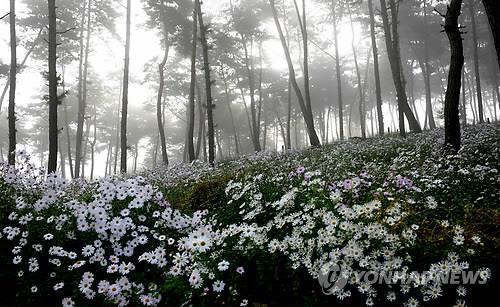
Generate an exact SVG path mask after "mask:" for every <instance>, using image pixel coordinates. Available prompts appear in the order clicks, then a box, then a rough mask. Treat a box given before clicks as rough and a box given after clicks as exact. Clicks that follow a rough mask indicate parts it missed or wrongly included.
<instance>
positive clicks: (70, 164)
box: [64, 104, 75, 179]
mask: <svg viewBox="0 0 500 307" xmlns="http://www.w3.org/2000/svg"><path fill="white" fill-rule="evenodd" d="M64 129H65V130H66V146H67V151H68V161H69V173H70V175H71V179H73V178H75V173H74V171H73V170H74V169H73V158H72V156H71V135H70V130H69V121H68V105H67V104H64Z"/></svg>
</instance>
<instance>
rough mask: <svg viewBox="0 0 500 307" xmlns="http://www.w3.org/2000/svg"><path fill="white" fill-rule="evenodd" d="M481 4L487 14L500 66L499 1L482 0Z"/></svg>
mask: <svg viewBox="0 0 500 307" xmlns="http://www.w3.org/2000/svg"><path fill="white" fill-rule="evenodd" d="M483 5H484V8H485V10H486V15H487V16H488V21H489V23H490V28H491V32H492V34H493V41H494V42H495V49H496V52H497V60H498V65H499V67H500V1H498V0H483Z"/></svg>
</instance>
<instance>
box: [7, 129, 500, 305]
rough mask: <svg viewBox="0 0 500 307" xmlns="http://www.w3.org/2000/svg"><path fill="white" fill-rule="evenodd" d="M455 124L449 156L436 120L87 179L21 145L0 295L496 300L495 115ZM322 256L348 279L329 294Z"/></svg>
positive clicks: (105, 300)
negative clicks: (368, 275) (373, 278)
mask: <svg viewBox="0 0 500 307" xmlns="http://www.w3.org/2000/svg"><path fill="white" fill-rule="evenodd" d="M463 134H464V135H463V148H462V149H461V151H460V152H459V153H458V154H457V155H447V154H446V151H445V149H444V148H443V145H442V144H443V132H442V131H440V130H435V131H431V132H426V133H424V134H421V135H410V136H408V137H407V138H406V139H400V138H397V137H394V138H393V137H382V138H374V139H370V140H353V141H346V142H339V143H335V144H332V145H326V146H323V147H321V148H317V149H310V150H305V151H297V152H290V153H286V154H276V153H261V154H258V155H254V156H248V157H243V158H241V159H239V160H235V161H227V162H224V163H220V164H219V165H218V166H217V167H215V168H212V167H209V166H208V165H206V164H203V163H201V162H197V163H194V164H192V165H186V164H181V165H178V166H174V167H172V168H169V169H156V170H151V171H148V172H145V173H144V174H142V176H136V177H127V178H122V177H116V178H102V179H99V180H95V181H92V182H87V181H67V180H65V179H62V178H60V177H57V176H56V175H49V176H45V175H44V172H43V171H41V170H38V169H37V168H35V167H34V166H33V165H32V164H31V162H30V160H29V157H28V155H26V154H25V153H20V154H19V155H18V159H20V160H21V161H20V163H19V164H18V166H17V168H16V169H12V168H9V167H8V166H7V165H2V166H1V169H0V203H1V207H0V210H1V211H0V219H1V225H0V226H1V234H0V248H1V253H0V265H1V268H2V270H1V272H0V282H1V284H2V295H1V296H0V305H1V306H189V305H191V306H221V305H225V306H247V305H248V306H252V305H254V304H257V303H260V304H268V305H269V306H365V305H366V306H465V305H467V306H492V307H493V306H499V305H500V300H499V296H498V293H497V291H498V289H499V282H498V263H500V254H499V246H500V245H499V239H498V234H499V225H500V174H499V169H500V125H498V124H487V125H486V124H485V125H479V126H472V127H468V128H466V129H465V130H464V133H463ZM333 265H338V266H340V267H341V268H342V274H343V276H344V277H345V278H346V280H347V284H346V285H345V286H344V287H342V288H333V289H331V290H332V291H330V292H329V293H328V294H329V295H326V294H324V293H323V292H324V288H322V285H321V284H320V283H319V282H318V279H319V277H321V276H322V275H323V274H324V273H325V272H326V271H327V270H328V268H330V267H331V266H333ZM469 270H471V271H475V272H478V280H477V283H476V284H474V285H451V284H447V283H446V282H443V281H442V280H439V279H436V278H429V279H425V278H420V279H419V278H411V277H412V276H411V274H412V272H414V271H428V272H431V273H432V274H434V275H436V276H438V275H442V274H450V273H452V272H462V271H464V272H465V271H469ZM361 271H371V272H378V273H384V272H389V271H397V272H398V274H395V275H394V276H392V281H393V282H392V283H389V284H386V283H376V284H374V283H367V282H366V281H365V280H363V279H360V278H357V277H359V276H360V275H359V274H358V273H359V272H361ZM398 280H411V282H409V283H402V282H397V281H398Z"/></svg>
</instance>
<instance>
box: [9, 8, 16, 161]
mask: <svg viewBox="0 0 500 307" xmlns="http://www.w3.org/2000/svg"><path fill="white" fill-rule="evenodd" d="M9 19H10V74H9V76H10V92H9V111H8V113H9V154H8V160H9V164H10V165H14V164H15V162H16V145H17V140H16V82H17V81H16V78H17V36H16V0H10V16H9Z"/></svg>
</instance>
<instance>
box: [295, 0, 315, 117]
mask: <svg viewBox="0 0 500 307" xmlns="http://www.w3.org/2000/svg"><path fill="white" fill-rule="evenodd" d="M293 3H294V5H295V11H296V13H297V18H298V20H299V27H300V31H301V33H302V48H303V50H304V56H303V64H302V65H303V66H302V69H303V71H304V98H305V101H306V107H307V110H308V112H309V113H311V114H312V107H311V88H310V87H311V86H310V77H309V43H308V33H307V15H306V1H304V0H302V18H301V16H300V10H299V6H298V5H297V0H293Z"/></svg>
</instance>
